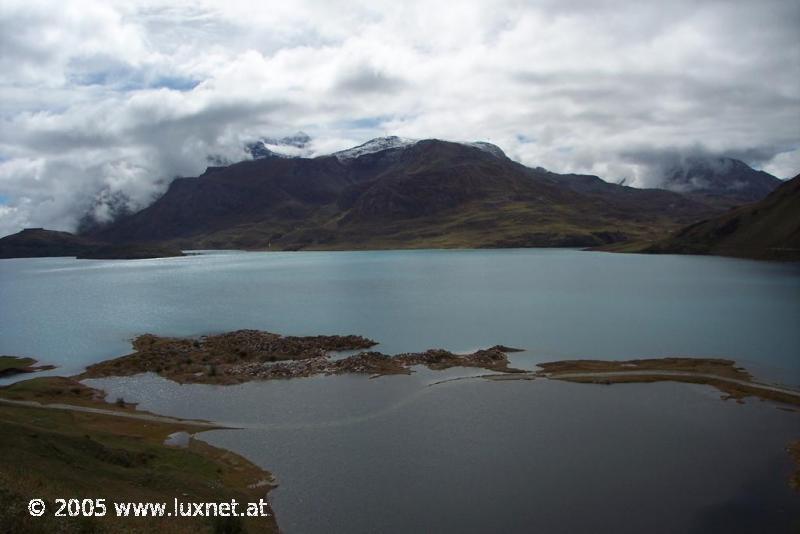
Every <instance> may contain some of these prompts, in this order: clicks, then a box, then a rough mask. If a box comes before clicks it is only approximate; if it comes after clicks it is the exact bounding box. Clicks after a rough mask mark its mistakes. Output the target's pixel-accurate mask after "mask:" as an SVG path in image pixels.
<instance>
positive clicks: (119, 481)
mask: <svg viewBox="0 0 800 534" xmlns="http://www.w3.org/2000/svg"><path fill="white" fill-rule="evenodd" d="M23 389H25V388H23ZM36 389H39V385H36V386H35V387H33V388H27V389H26V390H27V391H34V390H36ZM87 389H88V388H87ZM34 396H35V394H34ZM78 396H82V395H78ZM192 430H193V429H192V427H191V426H189V425H185V424H181V423H175V424H171V423H161V422H150V421H141V420H135V419H129V418H123V417H115V416H111V415H98V414H85V413H78V412H69V411H63V410H50V409H44V408H29V407H21V406H10V405H3V404H0V525H2V526H3V531H4V532H34V533H35V532H152V531H160V532H176V533H177V532H194V533H196V532H241V531H251V532H277V531H278V529H277V524H276V522H275V520H274V517H270V518H243V519H242V520H241V521H239V520H238V519H237V520H231V521H226V522H221V523H220V522H217V523H215V522H212V520H210V519H208V518H160V519H156V518H132V517H128V518H117V517H115V513H114V511H113V502H127V501H136V502H138V501H141V502H144V501H151V502H172V500H173V499H174V498H178V499H179V500H180V501H181V502H186V501H195V502H223V501H226V500H227V501H230V499H232V498H235V499H236V500H237V501H239V502H251V501H258V499H259V498H260V497H263V496H264V493H265V491H266V490H267V489H268V488H265V487H255V484H257V483H258V482H260V481H263V480H269V479H270V478H271V477H270V475H269V473H266V472H265V471H263V470H261V469H260V468H258V467H257V466H255V465H254V464H252V463H250V462H248V461H247V460H245V459H244V458H242V457H240V456H238V455H236V454H233V453H231V452H228V451H224V450H221V449H217V448H215V447H211V446H210V445H207V444H205V443H203V442H200V441H198V440H194V439H193V440H191V441H190V444H189V446H188V447H187V448H173V447H168V446H165V445H163V442H164V440H165V439H166V438H167V436H168V435H169V434H171V433H173V432H177V431H190V432H191V431H192ZM195 430H196V429H195ZM32 498H41V499H44V500H45V502H46V503H47V504H48V513H47V514H46V515H45V516H43V517H39V518H35V517H31V516H30V515H29V514H28V511H27V503H28V501H29V500H30V499H32ZM56 498H67V499H68V498H78V499H82V498H92V499H95V498H105V499H106V503H107V504H108V506H109V513H108V514H107V515H106V517H103V518H88V519H87V518H63V517H58V518H55V517H53V516H52V515H51V513H52V507H53V500H54V499H56ZM226 529H227V530H226Z"/></svg>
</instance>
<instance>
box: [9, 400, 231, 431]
mask: <svg viewBox="0 0 800 534" xmlns="http://www.w3.org/2000/svg"><path fill="white" fill-rule="evenodd" d="M0 403H3V404H12V405H15V406H26V407H28V408H45V409H48V410H67V411H71V412H82V413H93V414H100V415H111V416H115V417H127V418H128V419H139V420H142V421H152V422H154V423H173V424H175V423H178V424H181V425H191V426H197V427H203V428H208V429H211V428H230V427H228V426H227V425H223V424H219V423H212V422H209V421H198V420H193V419H178V418H176V417H167V416H164V415H154V414H150V413H141V412H123V411H120V410H110V409H105V408H92V407H91V406H78V405H75V404H41V403H39V402H36V401H23V400H11V399H0Z"/></svg>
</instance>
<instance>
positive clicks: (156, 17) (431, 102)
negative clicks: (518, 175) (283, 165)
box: [0, 0, 800, 235]
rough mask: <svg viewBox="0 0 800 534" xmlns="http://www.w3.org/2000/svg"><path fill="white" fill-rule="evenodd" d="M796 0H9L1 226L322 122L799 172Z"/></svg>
mask: <svg viewBox="0 0 800 534" xmlns="http://www.w3.org/2000/svg"><path fill="white" fill-rule="evenodd" d="M797 28H800V2H797V1H796V0H785V1H778V0H763V1H741V2H739V1H735V0H733V1H708V2H703V1H696V0H695V1H683V0H673V1H670V2H660V1H659V2H645V1H640V2H633V1H617V0H544V1H539V2H525V1H505V0H494V1H484V2H475V1H468V0H467V1H458V2H447V1H440V2H429V1H424V2H422V1H420V2H417V1H414V0H411V1H403V2H398V1H397V0H393V1H382V0H369V1H364V2H348V1H337V2H331V1H305V0H293V1H291V2H286V1H282V2H272V1H264V0H262V1H258V2H242V1H240V0H226V1H225V2H211V1H207V0H199V1H198V0H192V1H187V2H162V1H158V0H153V1H145V2H136V1H131V0H128V1H124V2H122V1H121V2H116V1H113V0H103V1H93V0H64V1H60V2H58V3H57V5H54V3H53V2H52V1H50V2H40V1H37V0H22V1H19V0H3V2H2V3H0V71H1V72H2V73H3V75H2V77H0V121H2V122H1V123H0V235H6V234H9V233H13V232H16V231H18V230H20V229H22V228H23V227H31V226H44V227H47V228H53V229H60V230H74V229H75V228H76V227H77V225H78V223H79V221H80V220H81V218H82V217H84V216H86V215H87V214H88V215H89V216H90V217H91V218H94V219H96V220H98V221H101V222H103V221H107V220H109V219H110V218H112V217H113V216H114V214H115V213H118V212H119V209H120V207H124V208H126V209H131V210H136V209H140V208H142V207H144V206H146V205H148V204H149V203H150V202H152V201H153V199H154V198H156V197H157V196H158V195H159V194H161V193H162V192H163V191H164V190H165V189H166V187H167V186H168V185H169V182H170V181H171V180H172V179H173V178H174V177H176V176H196V175H198V174H200V173H202V172H203V170H204V169H205V167H206V166H207V165H208V164H209V163H208V162H209V160H210V159H209V158H225V159H226V160H228V161H237V160H240V159H243V158H246V157H247V155H246V153H245V151H244V148H243V147H244V145H245V144H246V143H247V142H250V141H253V140H255V139H258V138H261V137H264V136H269V137H278V136H283V135H287V134H292V133H294V132H297V131H303V132H306V133H308V134H309V135H310V136H311V138H312V142H311V143H310V144H309V145H308V146H307V147H306V153H307V155H309V156H314V155H320V154H326V153H330V152H332V151H335V150H339V149H344V148H348V147H351V146H354V145H357V144H360V143H362V142H364V141H366V140H368V139H371V138H373V137H378V136H384V135H399V136H404V137H411V138H439V139H448V140H455V141H478V140H483V141H489V142H492V143H494V144H496V145H498V146H500V147H501V148H502V149H503V150H504V151H505V152H506V154H507V155H509V157H511V158H513V159H516V160H518V161H521V162H522V163H524V164H526V165H529V166H533V167H536V166H541V167H545V168H547V169H549V170H551V171H554V172H582V173H592V174H597V175H599V176H601V177H602V178H604V179H606V180H609V181H618V180H621V179H625V180H626V181H627V183H629V184H634V185H637V186H652V185H657V180H658V173H657V169H659V168H662V167H663V165H664V164H665V163H669V162H672V161H680V160H681V159H682V158H685V157H687V156H689V155H697V154H702V155H713V156H718V155H724V156H732V157H738V158H741V159H743V160H745V161H746V162H747V163H749V164H751V165H753V166H754V167H756V168H761V169H764V170H766V171H768V172H771V173H773V174H775V175H776V176H778V177H780V178H788V177H791V176H794V175H796V174H797V173H798V172H800V38H798V33H797Z"/></svg>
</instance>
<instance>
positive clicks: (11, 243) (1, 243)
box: [0, 228, 97, 258]
mask: <svg viewBox="0 0 800 534" xmlns="http://www.w3.org/2000/svg"><path fill="white" fill-rule="evenodd" d="M96 244H97V243H96V242H95V241H93V240H91V239H87V238H85V237H80V236H76V235H74V234H70V233H69V232H56V231H54V230H45V229H44V228H26V229H24V230H22V231H21V232H18V233H16V234H13V235H9V236H6V237H4V238H2V239H0V258H37V257H42V256H77V255H78V254H81V253H83V252H84V251H86V250H87V249H88V248H90V247H92V246H95V245H96Z"/></svg>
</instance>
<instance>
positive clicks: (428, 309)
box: [0, 249, 800, 532]
mask: <svg viewBox="0 0 800 534" xmlns="http://www.w3.org/2000/svg"><path fill="white" fill-rule="evenodd" d="M0 317H1V318H2V321H0V353H2V354H14V355H25V356H28V355H29V356H33V357H36V358H38V359H39V360H41V361H42V362H43V363H54V364H57V365H59V366H60V368H59V369H57V370H55V371H53V372H52V373H51V374H72V373H77V372H79V371H80V370H81V369H82V368H83V367H84V366H85V365H87V364H89V363H92V362H96V361H100V360H104V359H107V358H109V357H112V356H118V355H121V354H125V353H127V352H129V350H130V339H131V338H132V337H134V336H136V335H139V334H141V333H144V332H151V333H155V334H161V335H177V336H194V335H201V334H208V333H216V332H222V331H227V330H233V329H238V328H257V329H263V330H269V331H273V332H279V333H284V334H294V335H304V334H351V333H352V334H361V335H365V336H367V337H371V338H373V339H375V340H376V341H379V342H380V345H379V346H378V347H377V349H378V350H381V351H383V352H388V353H396V352H401V351H417V350H425V349H428V348H433V347H442V348H446V349H450V350H453V351H470V350H473V349H476V348H479V347H487V346H491V345H495V344H504V345H510V346H516V347H520V348H524V349H526V351H525V352H523V353H518V354H515V355H513V357H512V363H513V365H515V366H518V367H525V368H533V367H534V366H535V364H536V362H541V361H548V360H558V359H567V358H603V359H628V358H640V357H660V356H675V355H680V356H701V357H726V358H732V359H735V360H737V361H738V362H740V363H742V364H744V365H745V366H746V367H747V368H748V369H749V370H751V371H752V372H754V374H756V375H757V376H758V377H759V378H761V379H764V380H768V381H772V382H776V383H782V384H785V385H790V386H798V385H800V328H798V325H800V266H798V265H797V264H778V263H766V262H753V261H745V260H734V259H726V258H713V257H687V256H647V255H617V254H605V253H593V252H582V251H577V250H563V249H558V250H542V249H539V250H530V249H527V250H491V251H490V250H453V251H428V250H421V251H374V252H286V253H282V252H281V253H279V252H274V253H239V252H228V253H221V252H215V253H206V254H202V255H197V256H189V257H184V258H169V259H158V260H140V261H90V260H84V261H79V260H75V259H70V258H37V259H17V260H2V261H0ZM470 374H478V372H477V371H475V370H469V369H454V370H449V371H445V372H433V371H428V370H423V369H418V370H417V372H415V373H414V374H413V375H412V376H410V377H409V376H393V377H382V378H378V379H368V378H367V377H362V376H337V377H313V378H307V379H297V380H291V381H272V382H264V383H249V384H243V385H240V386H233V387H220V386H202V385H191V386H179V385H177V384H174V383H171V382H169V381H166V380H164V379H161V378H159V377H155V376H149V375H145V376H139V377H134V378H121V379H104V380H97V381H91V383H92V384H93V385H99V386H102V387H103V388H104V389H106V390H107V391H109V394H110V397H111V398H112V399H113V398H116V396H124V397H125V399H126V400H129V401H138V402H141V403H142V404H141V408H142V409H147V410H153V411H156V412H159V413H163V414H168V415H177V416H184V417H202V418H208V419H213V420H217V421H223V422H230V423H235V424H237V425H239V426H241V427H242V428H241V429H240V430H225V431H214V432H207V433H204V434H203V439H205V440H207V441H209V442H210V443H212V444H215V445H220V446H223V447H226V448H230V449H231V450H235V451H237V452H240V453H242V454H245V455H246V456H247V457H248V458H250V459H252V460H253V461H255V462H257V463H259V465H262V466H263V467H265V468H267V469H269V470H271V471H272V472H273V473H275V475H276V476H277V478H278V481H279V483H280V487H279V488H278V489H277V490H275V491H274V492H273V493H272V499H273V502H274V506H275V510H276V514H277V516H278V520H279V524H280V525H281V526H282V528H283V529H284V530H286V531H287V532H327V531H332V530H333V531H348V532H374V531H389V532H408V531H420V530H423V531H438V532H465V531H466V532H469V531H476V532H477V531H483V532H486V531H507V532H529V531H540V532H598V531H614V532H642V531H645V530H646V531H648V532H691V531H696V532H709V531H715V530H722V531H727V532H731V531H752V530H753V529H756V530H761V529H767V530H770V531H776V532H780V531H782V530H789V528H790V527H789V526H788V525H789V521H791V520H792V518H795V519H796V518H797V517H798V515H799V514H800V509H799V508H798V501H800V499H798V498H797V495H792V493H791V491H790V490H789V488H788V483H787V479H788V474H789V470H790V463H789V461H788V455H787V454H786V453H785V451H784V448H785V446H786V444H787V443H788V442H789V441H790V440H791V439H797V438H798V437H800V435H798V434H799V433H798V431H797V429H798V424H797V422H798V421H797V414H796V413H793V412H786V411H782V410H778V409H776V406H775V405H774V404H770V403H762V402H759V401H748V402H747V403H746V404H744V405H739V404H736V403H734V402H731V401H728V402H725V401H721V400H720V395H719V392H717V391H716V390H714V389H712V388H710V387H707V386H698V385H689V384H674V383H659V384H641V385H636V384H631V385H615V386H611V387H607V386H589V385H580V384H567V383H556V382H549V381H544V380H536V381H532V382H528V381H519V382H502V383H497V382H490V381H485V380H481V379H472V380H461V381H454V382H447V383H444V384H438V385H433V383H434V382H437V381H440V380H441V379H442V378H445V377H451V376H464V375H470Z"/></svg>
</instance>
